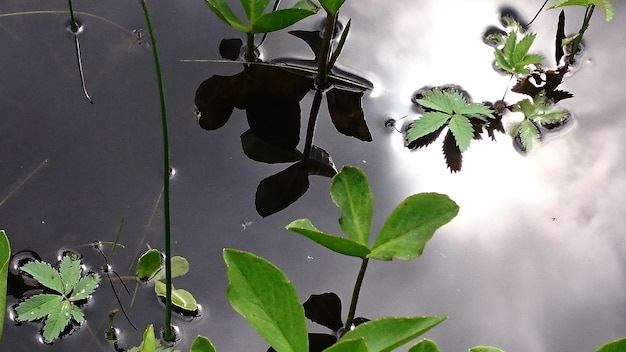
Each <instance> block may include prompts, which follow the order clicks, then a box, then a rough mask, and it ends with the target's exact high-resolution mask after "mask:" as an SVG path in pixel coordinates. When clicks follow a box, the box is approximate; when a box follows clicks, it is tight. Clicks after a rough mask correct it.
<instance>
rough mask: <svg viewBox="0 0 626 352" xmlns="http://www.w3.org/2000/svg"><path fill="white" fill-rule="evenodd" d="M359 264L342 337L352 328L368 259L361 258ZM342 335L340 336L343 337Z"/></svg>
mask: <svg viewBox="0 0 626 352" xmlns="http://www.w3.org/2000/svg"><path fill="white" fill-rule="evenodd" d="M362 260H363V261H362V262H361V269H360V270H359V275H358V276H357V278H356V282H355V283H354V290H353V291H352V299H351V300H350V310H349V311H348V318H346V325H345V326H344V328H343V335H345V334H346V333H347V332H348V331H350V328H351V327H352V322H353V321H354V314H355V313H356V304H357V301H358V300H359V292H361V284H363V278H364V277H365V270H366V269H367V262H368V260H369V258H363V259H362ZM343 335H342V336H343Z"/></svg>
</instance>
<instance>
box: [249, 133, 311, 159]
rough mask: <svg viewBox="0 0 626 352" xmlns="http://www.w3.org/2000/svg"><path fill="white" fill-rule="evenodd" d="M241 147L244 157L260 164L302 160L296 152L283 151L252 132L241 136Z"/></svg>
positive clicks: (299, 153)
mask: <svg viewBox="0 0 626 352" xmlns="http://www.w3.org/2000/svg"><path fill="white" fill-rule="evenodd" d="M241 146H242V147H243V152H244V153H245V154H246V156H247V157H248V158H250V159H252V160H254V161H259V162H262V163H268V164H274V163H287V162H294V161H298V160H300V159H302V153H301V152H299V151H298V150H296V149H294V150H285V149H283V148H279V147H276V146H274V145H272V144H269V143H267V142H265V141H263V140H262V139H260V138H259V137H258V136H257V135H256V134H255V133H254V132H253V131H252V130H247V131H246V132H244V133H243V134H242V135H241Z"/></svg>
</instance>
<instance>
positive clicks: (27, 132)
mask: <svg viewBox="0 0 626 352" xmlns="http://www.w3.org/2000/svg"><path fill="white" fill-rule="evenodd" d="M232 3H233V4H234V5H235V6H238V5H237V4H235V3H237V2H235V1H232ZM285 3H288V2H287V1H285ZM289 3H291V2H289ZM512 3H514V2H513V1H486V0H485V1H478V0H473V1H462V0H456V1H455V0H446V1H393V2H390V1H374V0H371V1H348V3H347V4H346V6H345V9H344V10H343V11H342V16H341V19H342V20H343V21H344V22H345V21H346V20H347V19H348V18H352V19H353V24H352V29H351V35H350V36H349V38H348V42H347V44H346V47H345V49H344V52H343V53H342V55H341V57H340V60H339V64H340V65H341V67H342V68H344V69H346V70H349V71H351V72H355V73H358V74H360V75H362V76H364V77H366V78H368V79H369V80H371V81H372V82H373V83H374V85H375V88H374V90H373V91H372V92H371V93H368V94H367V95H366V97H365V99H364V102H363V104H364V110H365V114H366V118H367V122H368V125H369V127H370V130H371V133H372V136H373V142H370V143H364V142H361V141H359V140H357V139H354V138H350V137H346V136H344V135H341V134H339V133H338V132H337V131H336V130H335V129H334V126H333V125H332V124H331V123H330V119H329V117H328V113H327V112H326V109H325V107H324V106H323V107H322V113H321V114H320V117H319V122H318V125H317V130H316V135H315V144H316V145H318V146H320V147H322V148H324V149H325V150H326V151H328V152H329V153H330V154H331V155H332V158H333V160H334V162H335V164H336V165H337V167H338V168H341V166H343V165H356V166H359V167H361V168H362V169H363V170H364V171H365V172H366V173H367V174H368V175H369V179H370V182H371V186H372V191H373V194H374V199H375V212H376V215H375V218H374V224H373V226H374V228H378V227H380V226H381V225H382V222H383V221H384V219H385V218H386V216H387V214H388V213H389V212H390V211H391V210H392V209H393V208H394V207H395V205H396V204H397V203H398V202H400V201H401V200H402V199H404V198H405V197H407V196H408V195H410V194H413V193H417V192H424V191H429V192H430V191H436V192H442V193H446V194H448V195H449V196H450V197H451V198H452V199H454V200H455V201H456V202H457V203H458V204H459V205H460V207H461V211H460V214H459V215H458V217H457V218H456V219H454V220H453V221H452V222H451V223H450V224H448V225H447V226H445V227H444V228H442V229H441V230H440V231H439V232H437V234H436V235H435V237H434V238H433V240H432V241H431V242H430V243H429V244H428V246H427V247H426V250H425V252H424V254H423V256H422V257H420V258H419V259H417V260H415V261H410V262H395V261H394V262H384V263H383V262H380V263H379V262H376V263H372V264H370V266H369V271H368V272H367V275H366V278H365V282H364V286H363V292H362V294H361V301H360V305H359V309H358V312H357V314H358V315H360V316H366V317H370V318H375V317H381V316H388V315H431V314H432V315H435V314H445V315H448V317H449V318H448V320H447V321H445V322H444V323H442V324H441V325H439V326H438V327H436V328H435V329H433V330H432V331H430V332H429V333H428V334H427V335H426V336H427V337H429V338H432V339H435V340H436V341H437V342H438V343H439V346H440V348H441V349H442V351H463V350H467V349H468V348H469V347H471V346H475V345H479V344H485V345H495V346H499V347H500V348H503V349H504V350H506V351H511V352H512V351H546V352H557V351H593V350H595V348H597V347H599V346H600V345H602V344H603V343H605V342H608V341H610V340H613V339H616V338H619V337H621V336H624V335H625V334H626V304H625V303H626V301H625V297H624V292H626V237H625V236H626V234H625V233H624V226H623V224H624V214H626V201H625V200H624V195H626V159H625V158H624V155H623V151H622V149H623V148H622V142H623V141H624V140H625V139H626V108H624V105H623V101H624V96H625V95H624V94H625V93H624V92H625V91H626V90H625V88H626V87H625V84H624V82H625V81H626V70H624V66H623V65H624V64H625V63H626V36H624V35H623V33H624V25H623V23H624V18H626V5H625V4H624V3H623V2H621V1H615V2H614V3H615V20H614V21H612V22H609V23H606V22H604V20H603V19H602V16H601V14H598V15H596V16H594V18H593V20H592V23H591V27H590V29H589V31H588V33H587V34H586V35H585V39H586V42H585V48H586V52H585V53H584V56H583V57H582V58H581V59H580V61H579V63H580V65H579V66H578V68H577V70H576V72H575V74H574V75H572V76H571V77H569V78H567V79H566V81H565V83H564V87H565V89H567V90H569V91H571V92H573V93H574V94H575V98H574V99H570V100H567V101H564V102H563V106H565V107H566V108H567V109H569V110H570V111H571V112H572V114H573V116H574V122H573V123H571V124H570V125H569V126H571V127H569V126H568V128H566V129H565V130H566V131H564V132H562V133H559V134H558V135H555V136H554V137H550V138H547V139H546V140H547V143H545V144H544V145H542V147H541V148H539V149H538V150H536V151H535V152H534V153H532V154H531V155H527V156H523V155H521V154H519V153H518V152H516V151H515V149H514V148H513V146H512V143H511V141H510V138H509V137H507V136H505V135H502V134H501V135H498V136H497V140H498V141H497V142H490V141H486V140H485V141H480V142H475V143H473V144H472V146H471V148H470V149H469V151H468V152H467V153H466V154H465V157H464V160H463V170H462V171H461V172H460V173H457V174H451V173H450V172H449V171H448V170H447V169H446V166H445V162H444V159H443V157H442V155H441V149H440V147H439V146H437V145H433V146H430V147H428V148H426V149H423V150H420V151H418V152H411V151H409V150H407V149H406V148H404V146H403V140H402V136H401V135H400V134H399V133H397V132H394V131H393V129H390V128H388V127H387V128H386V127H385V124H384V122H385V120H387V119H388V118H390V117H392V118H397V119H399V120H398V121H400V123H403V121H405V120H411V119H415V118H417V116H418V115H417V114H416V112H415V110H414V108H413V107H412V105H411V102H410V97H411V95H412V93H413V92H414V91H415V90H417V89H419V88H421V87H423V86H428V85H430V86H433V85H442V84H458V85H461V86H462V87H463V88H464V89H466V90H467V91H468V92H470V94H471V95H472V96H473V98H474V100H475V101H482V100H496V99H498V98H499V97H501V95H502V93H503V92H504V90H505V89H506V87H507V84H508V78H507V77H501V76H499V75H498V74H496V73H495V72H494V71H493V70H492V68H491V61H492V49H491V48H490V47H488V46H486V45H484V44H483V43H482V41H481V34H482V33H483V31H484V30H485V29H486V28H487V27H488V26H491V25H498V16H499V10H498V9H499V8H500V7H501V6H504V5H507V4H512ZM515 3H516V4H515V6H517V7H516V10H517V11H518V12H519V13H520V14H521V16H522V17H523V18H525V19H527V20H528V19H530V18H531V17H532V16H533V15H534V13H535V12H536V11H537V9H538V8H539V7H540V6H541V4H542V3H543V1H539V0H536V1H528V2H524V4H523V5H520V4H517V3H519V2H515ZM66 5H67V3H66V2H65V1H61V0H54V1H52V0H50V1H47V2H46V4H45V5H44V4H42V3H36V2H24V1H13V0H10V1H7V0H5V1H3V2H2V5H0V13H2V14H6V13H12V12H21V11H35V10H38V11H39V10H65V9H66V7H65V6H66ZM285 5H286V4H285ZM150 6H151V12H152V16H153V23H154V26H155V30H156V36H157V40H158V44H159V52H160V55H161V62H162V66H163V70H164V73H163V74H164V80H165V90H166V98H167V104H168V114H169V122H170V138H171V142H170V144H171V159H172V165H173V166H174V168H175V169H176V174H175V176H174V178H173V180H172V189H171V192H172V194H171V197H172V202H171V208H172V217H171V219H172V231H173V236H174V243H173V254H175V255H183V256H185V257H186V258H187V259H188V260H189V262H190V264H191V271H190V272H189V274H187V275H186V276H184V277H182V278H177V279H175V280H174V284H175V285H176V287H180V288H185V289H188V290H189V291H191V292H192V293H193V294H194V295H195V297H196V298H197V299H198V301H199V303H200V304H201V306H202V311H201V315H200V316H199V317H198V318H196V319H195V320H193V321H190V320H189V319H183V318H176V319H175V324H176V325H177V326H178V327H179V328H180V331H181V335H182V339H181V342H180V343H179V345H177V348H180V349H181V350H183V351H185V350H188V345H189V343H190V342H191V340H192V339H193V337H195V336H196V335H197V334H203V335H206V336H208V337H210V338H211V339H212V340H213V342H214V343H215V345H216V346H217V348H218V350H220V351H264V350H265V349H266V344H265V342H264V341H263V340H262V339H261V338H260V337H258V336H257V335H256V334H255V332H254V331H253V329H252V328H250V327H249V326H248V325H247V324H246V322H245V321H244V319H243V318H241V317H240V316H239V315H237V314H236V313H235V312H234V311H233V310H232V309H231V308H230V305H229V304H228V301H227V299H226V296H225V290H226V287H227V280H226V270H225V266H224V264H223V261H222V249H223V248H225V247H230V248H239V249H243V250H248V251H251V252H254V253H255V254H258V255H260V256H262V257H265V258H267V259H269V260H271V261H272V262H273V263H275V264H276V265H277V266H279V267H280V268H282V269H283V270H284V271H285V272H286V273H287V275H288V276H289V277H290V278H291V280H292V282H293V284H294V285H295V286H296V288H297V289H298V292H299V293H300V295H301V298H302V300H303V301H304V300H305V299H306V298H307V297H308V296H309V295H310V294H316V293H322V292H329V291H333V292H336V293H337V294H339V295H340V296H341V297H342V298H343V300H344V306H347V301H348V300H349V297H350V293H351V290H352V285H353V280H354V279H355V277H356V274H357V271H358V268H359V263H358V261H357V260H353V259H351V258H343V257H341V256H339V255H336V254H334V253H331V252H329V251H327V250H325V249H323V248H321V247H318V246H317V245H315V244H314V243H312V242H309V241H308V240H306V239H303V238H300V237H299V236H296V235H294V234H291V233H288V232H287V231H286V230H284V226H285V225H286V224H288V223H289V222H291V221H292V220H294V219H297V218H302V217H308V218H310V219H311V220H312V221H313V223H315V224H316V225H317V226H318V227H319V228H321V229H323V230H325V231H328V232H335V233H337V232H338V231H339V227H338V226H337V221H336V220H337V218H338V216H339V211H338V210H337V209H336V207H335V206H334V205H333V204H332V202H331V200H330V198H329V196H328V192H327V190H328V186H329V180H328V179H327V178H323V177H311V178H310V181H311V184H310V187H309V190H308V192H307V193H306V194H305V195H304V196H303V197H302V198H301V199H300V200H298V201H297V202H296V203H295V204H294V205H292V206H290V207H288V208H287V209H286V210H284V211H282V212H279V213H277V214H275V215H272V216H269V217H267V218H263V217H261V216H260V215H258V214H257V212H256V209H255V203H254V196H255V192H256V189H257V186H258V184H259V181H261V180H262V179H264V178H266V177H268V176H270V175H272V174H274V173H277V172H279V171H280V170H282V169H283V168H284V167H285V165H280V164H278V165H276V164H275V165H269V164H263V163H258V162H254V161H252V160H250V159H248V158H246V157H245V156H244V154H243V152H242V148H241V143H240V138H239V136H240V134H241V133H243V132H244V131H246V130H247V128H248V127H247V124H246V120H245V114H244V113H242V112H241V111H239V110H235V113H234V114H233V116H232V117H231V118H230V120H229V122H228V123H227V125H226V126H225V127H224V128H222V129H220V130H217V131H212V132H207V131H204V130H202V129H201V128H199V127H198V124H197V118H196V115H195V113H194V94H195V90H196V88H197V87H198V85H199V84H200V83H201V82H202V81H203V80H205V79H207V78H208V77H210V76H212V75H214V74H221V75H230V74H235V73H237V72H238V71H239V70H240V67H239V66H237V65H232V64H216V63H188V62H181V60H185V59H217V58H219V53H218V45H219V42H220V40H221V39H223V38H236V37H238V36H239V34H238V33H236V32H234V31H233V30H231V29H229V28H228V27H227V26H226V25H225V24H223V23H222V22H220V21H219V20H217V19H216V17H215V16H214V15H213V14H212V13H211V12H210V11H209V9H208V8H207V6H206V5H205V4H204V3H203V2H202V1H159V2H152V3H150ZM235 6H234V7H235ZM75 10H76V11H83V12H87V13H89V14H91V15H81V16H79V19H80V20H82V22H83V23H84V25H85V27H84V33H83V34H82V35H81V36H80V43H81V49H82V59H83V65H84V74H85V78H86V85H87V89H88V91H89V94H90V96H91V97H92V98H93V101H94V104H93V105H92V104H90V103H89V102H88V101H87V100H86V99H85V97H84V96H83V92H82V88H81V86H80V82H79V75H78V70H77V66H76V57H75V52H74V43H73V39H72V36H71V35H70V34H69V33H68V32H67V31H66V30H65V28H64V26H65V23H66V21H67V20H68V15H66V14H58V13H46V14H43V13H42V14H33V15H23V16H11V17H0V50H1V53H2V55H0V67H2V84H0V106H1V107H2V117H1V118H0V227H1V228H4V229H6V231H7V233H8V234H9V236H10V240H11V243H12V249H13V251H14V252H18V251H22V250H31V251H34V252H36V253H38V254H39V255H40V256H41V257H42V258H43V259H44V260H47V261H55V260H56V258H57V256H58V255H59V253H60V251H62V250H64V249H72V250H75V251H78V252H80V253H81V254H82V255H83V256H84V261H85V264H86V265H87V266H88V267H89V268H90V269H91V270H98V268H99V267H100V266H101V265H102V264H103V260H102V257H101V256H100V254H99V253H97V252H96V251H94V250H93V249H91V248H90V247H89V246H85V245H87V244H89V243H91V242H92V241H94V240H101V241H112V240H114V238H115V235H116V231H117V227H118V226H119V223H120V221H121V219H122V218H124V228H123V233H122V236H121V241H120V242H121V243H123V244H124V245H125V248H124V249H117V250H116V251H115V254H114V256H113V259H112V265H113V268H114V269H115V270H116V271H117V272H118V273H120V275H132V273H134V263H135V262H136V259H137V257H138V256H139V255H140V254H141V253H143V251H145V250H146V248H147V246H151V247H154V248H159V249H162V248H163V245H162V233H163V230H162V223H163V219H162V215H161V204H160V203H159V200H160V195H161V187H162V181H161V162H162V156H161V155H162V154H161V125H160V112H159V102H158V93H157V86H156V80H155V75H154V67H153V63H152V56H151V55H152V54H151V52H150V50H149V47H148V45H147V37H146V38H145V39H144V40H142V41H141V42H138V40H137V36H136V35H135V34H134V33H133V30H140V29H141V30H142V32H143V33H147V29H146V26H145V24H144V19H143V14H142V12H141V7H140V5H139V3H138V2H135V1H131V2H128V1H125V2H119V1H81V2H77V3H76V4H75ZM567 14H568V24H567V31H568V32H570V33H571V32H574V31H575V30H576V29H577V27H578V26H579V23H580V21H581V19H582V15H583V13H582V11H577V10H570V11H568V13H567ZM95 16H98V17H95ZM557 17H558V12H555V11H550V12H544V13H542V14H541V15H540V16H539V18H538V20H537V21H536V22H535V24H534V25H533V30H534V31H536V32H537V33H538V37H537V41H536V48H537V50H538V51H539V52H541V53H543V54H544V55H545V56H546V57H549V58H551V57H552V56H553V54H552V52H553V43H554V32H555V28H556V22H557ZM320 19H321V17H319V16H318V17H316V18H314V19H309V20H306V21H304V22H302V23H300V24H298V25H297V26H296V27H298V28H300V29H307V30H311V29H313V28H315V26H317V25H318V22H319V21H320ZM263 51H264V54H265V55H266V56H267V57H284V56H296V57H300V58H310V51H309V49H308V48H307V47H306V45H305V44H304V43H303V42H301V41H299V40H298V39H296V38H294V37H291V36H289V35H288V34H286V33H277V34H272V35H270V36H269V37H268V39H267V41H266V44H265V45H264V47H263ZM552 60H553V59H552ZM549 62H551V65H552V64H553V61H549ZM311 100H312V98H311V97H310V96H307V97H306V98H305V99H304V100H303V103H302V106H303V111H306V112H308V106H309V105H310V102H311ZM405 115H408V118H407V119H400V118H401V117H402V116H405ZM301 137H302V138H301V139H304V129H303V130H302V135H301ZM114 284H115V286H116V288H117V290H118V293H119V294H120V299H121V301H122V304H123V305H124V306H125V309H126V311H127V313H128V315H129V316H130V318H131V320H132V321H133V323H134V324H135V325H136V326H137V327H138V328H139V329H140V330H141V331H143V329H144V328H145V327H146V326H147V325H148V324H150V323H154V324H156V326H157V327H162V325H163V309H162V307H161V304H160V303H159V301H158V300H157V299H156V297H155V295H154V292H153V290H152V288H151V287H144V286H142V285H139V286H138V287H136V286H137V285H136V284H135V282H134V281H132V280H129V281H127V285H128V286H129V289H130V290H131V293H132V295H133V296H132V297H130V296H129V295H126V294H125V293H122V289H121V287H120V286H119V283H117V282H115V283H114ZM16 302H17V299H16V298H15V297H13V296H9V298H8V306H9V307H8V308H7V309H8V312H10V311H11V308H10V306H11V305H13V304H15V303H16ZM117 306H118V304H117V301H116V300H115V297H114V295H113V292H112V290H111V287H110V285H109V284H108V283H106V282H103V285H102V286H101V288H100V289H99V290H98V291H97V292H96V294H95V295H94V297H93V299H92V301H91V302H90V303H89V304H88V305H87V307H86V309H85V311H86V316H87V323H86V324H85V325H84V326H82V327H81V329H79V330H78V331H76V332H75V333H74V334H73V335H72V336H71V337H69V338H65V339H62V340H59V341H57V342H55V343H54V345H52V346H47V345H43V344H41V343H40V342H39V341H38V340H39V339H38V334H37V331H38V329H39V328H40V325H38V324H35V323H24V324H22V325H20V326H17V325H15V324H14V323H13V322H12V321H10V320H7V322H6V324H5V329H4V334H3V336H2V341H1V342H0V350H1V351H40V350H41V351H44V350H45V351H79V350H87V349H89V350H90V351H112V350H113V347H112V346H111V345H110V344H109V342H108V341H106V340H105V339H104V331H105V329H106V327H107V323H108V318H107V313H108V311H109V310H110V309H112V308H115V307H117ZM346 311H347V307H344V314H345V312H346ZM116 325H117V326H118V327H119V328H120V329H121V330H122V331H123V333H122V335H121V341H120V344H121V345H122V346H124V347H127V348H128V347H131V346H133V345H138V344H139V342H140V336H141V334H140V333H139V332H135V331H134V330H132V328H131V327H130V325H129V324H128V323H127V322H126V321H125V319H124V318H123V317H122V316H121V315H118V317H117V318H116ZM311 328H312V329H317V331H323V330H322V328H317V327H314V326H311Z"/></svg>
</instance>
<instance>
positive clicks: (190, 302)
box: [154, 281, 198, 312]
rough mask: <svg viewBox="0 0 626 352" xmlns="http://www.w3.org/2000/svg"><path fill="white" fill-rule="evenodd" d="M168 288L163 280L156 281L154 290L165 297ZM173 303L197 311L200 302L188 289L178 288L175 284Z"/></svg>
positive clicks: (190, 310)
mask: <svg viewBox="0 0 626 352" xmlns="http://www.w3.org/2000/svg"><path fill="white" fill-rule="evenodd" d="M166 288H167V286H166V285H165V284H164V283H163V282H161V281H155V282H154V292H155V293H156V294H157V296H159V297H163V298H165V294H166V292H165V291H166ZM172 304H173V305H175V306H176V307H178V308H181V309H183V310H185V311H187V312H196V311H197V310H198V303H197V302H196V299H195V298H194V297H193V295H192V294H191V293H190V292H189V291H187V290H183V289H177V288H174V286H172Z"/></svg>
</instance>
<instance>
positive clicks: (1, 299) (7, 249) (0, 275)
mask: <svg viewBox="0 0 626 352" xmlns="http://www.w3.org/2000/svg"><path fill="white" fill-rule="evenodd" d="M10 259H11V244H10V243H9V238H8V237H7V234H6V232H5V231H4V230H0V308H2V310H1V311H0V340H1V339H2V331H3V330H4V315H5V313H6V309H4V307H6V304H7V274H8V271H9V260H10Z"/></svg>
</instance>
